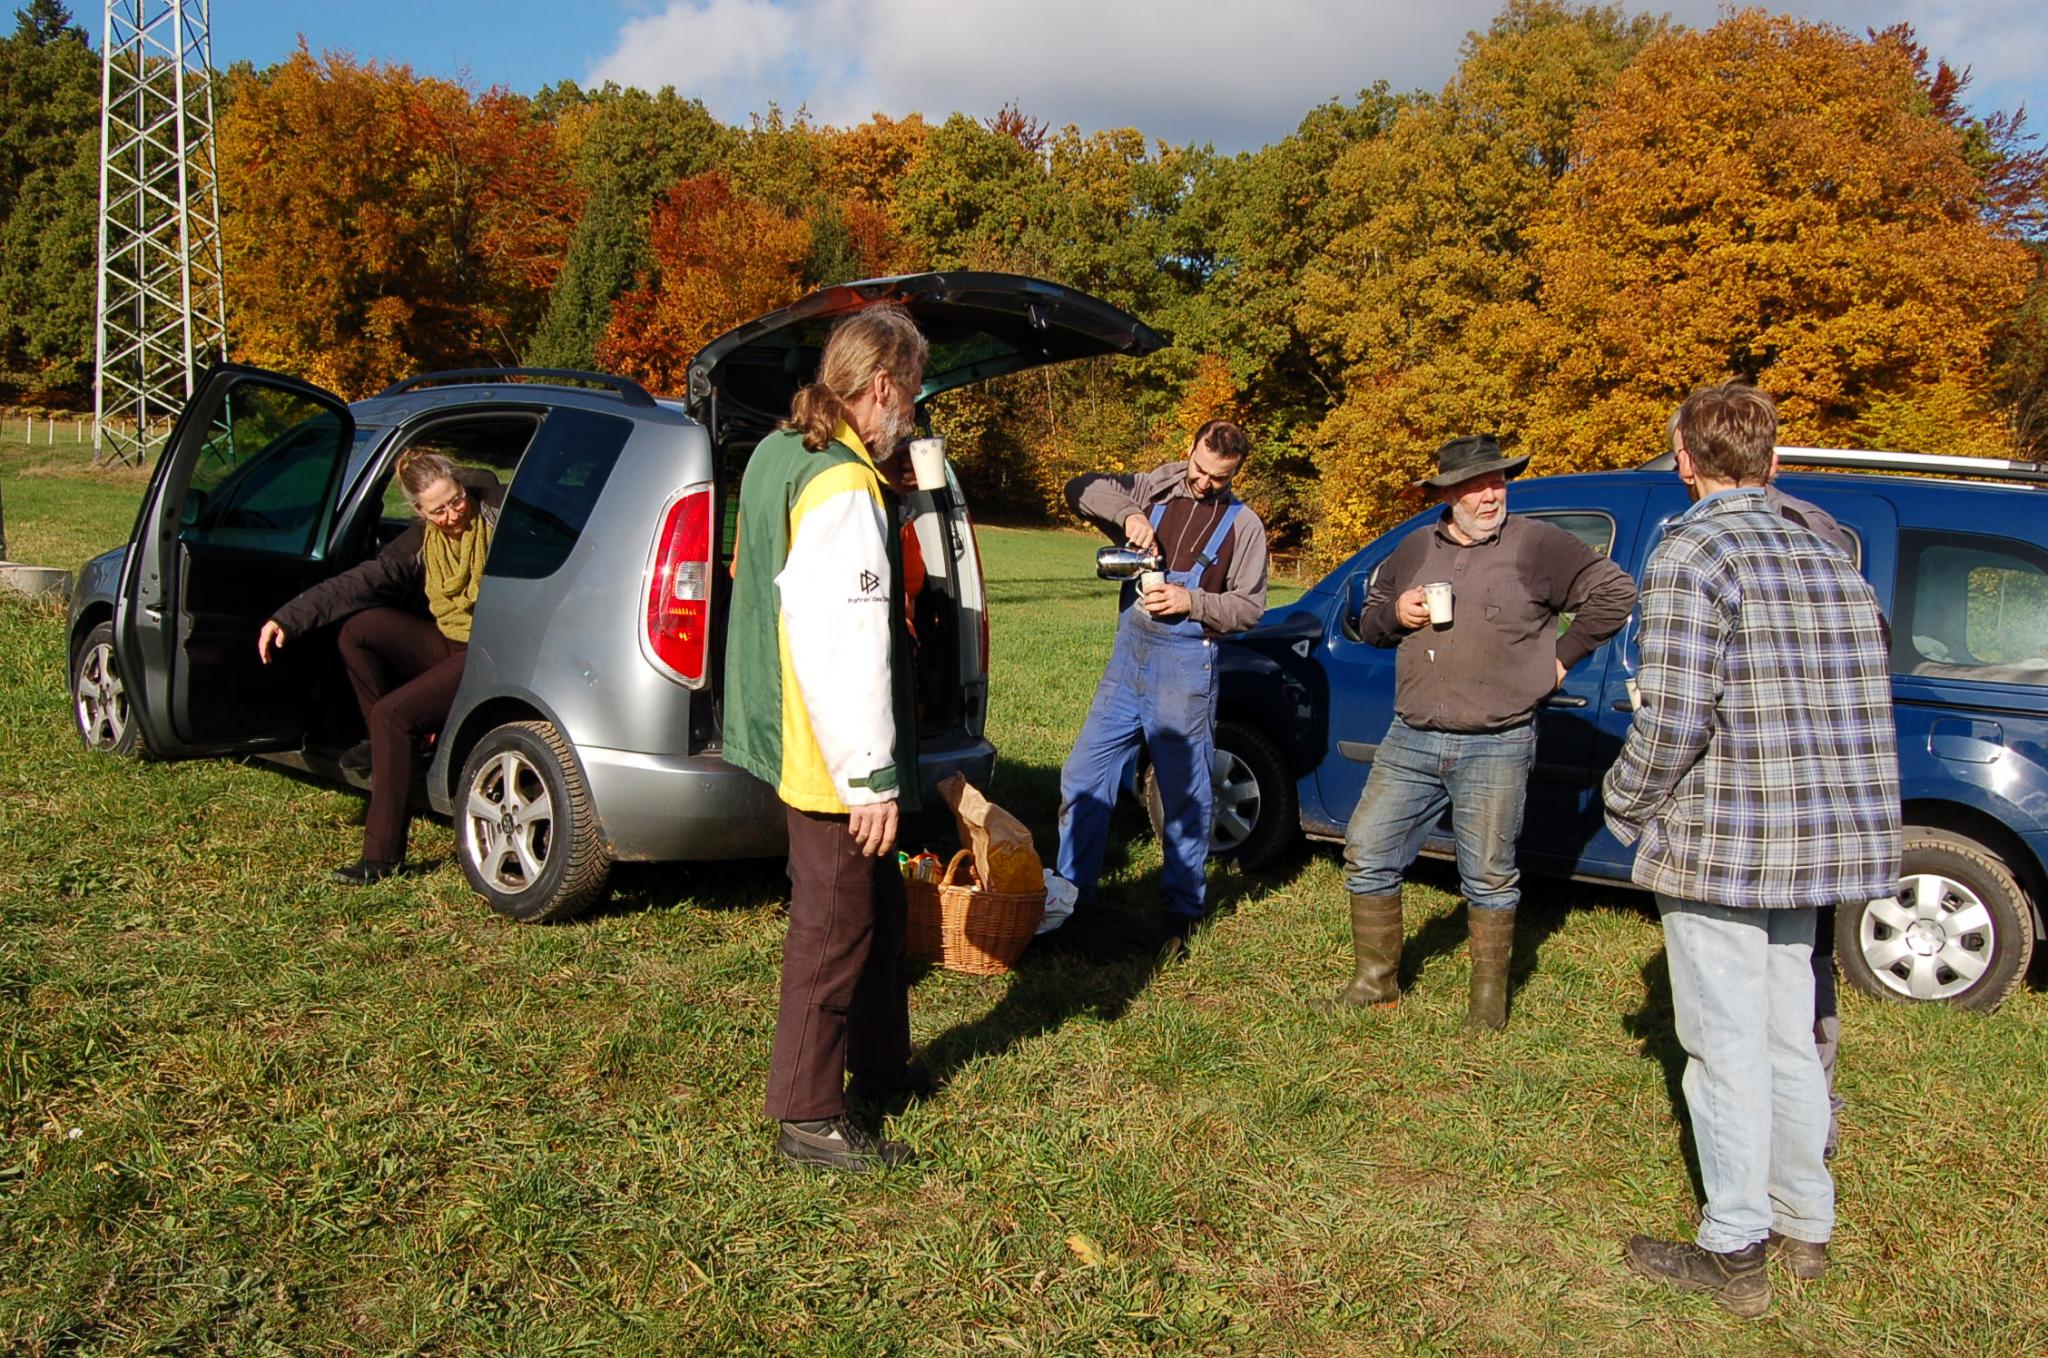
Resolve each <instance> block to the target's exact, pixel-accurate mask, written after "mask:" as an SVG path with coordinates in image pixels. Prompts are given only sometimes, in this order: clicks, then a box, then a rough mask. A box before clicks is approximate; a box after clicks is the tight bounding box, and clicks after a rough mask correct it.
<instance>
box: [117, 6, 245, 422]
mask: <svg viewBox="0 0 2048 1358" xmlns="http://www.w3.org/2000/svg"><path fill="white" fill-rule="evenodd" d="M211 10H212V3H211V0H106V28H105V36H104V40H103V42H102V45H101V60H100V268H99V323H98V327H97V332H98V333H97V336H96V338H95V341H94V356H95V359H96V363H97V368H98V381H97V382H95V383H94V389H93V424H92V438H93V461H94V462H100V461H102V460H105V459H109V458H111V459H114V460H118V461H122V462H141V461H144V460H146V459H147V458H148V457H149V456H150V455H151V454H152V453H153V452H154V451H155V449H156V447H157V445H158V444H159V443H161V442H162V441H163V439H164V438H165V437H166V436H167V435H168V434H169V432H170V427H171V422H172V421H173V420H174V419H176V417H177V413H178V410H179V408H180V407H182V406H183V405H184V403H185V401H186V399H187V398H188V397H190V396H191V394H192V390H193V386H194V384H195V382H196V381H197V379H198V376H199V373H200V372H201V371H202V370H203V369H204V368H205V366H206V364H207V363H208V362H210V361H211V360H212V359H214V358H216V357H221V356H223V355H225V353H226V350H227V299H226V296H225V293H224V291H223V289H222V286H221V251H220V189H219V185H218V181H217V179H216V176H215V161H214V147H213V79H212V67H213V40H212V36H211V33H210V29H209V20H210V18H211Z"/></svg>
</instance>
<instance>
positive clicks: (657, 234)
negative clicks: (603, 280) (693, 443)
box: [597, 171, 811, 392]
mask: <svg viewBox="0 0 2048 1358" xmlns="http://www.w3.org/2000/svg"><path fill="white" fill-rule="evenodd" d="M648 244H649V248H650V252H651V253H652V255H653V257H654V266H653V267H652V268H651V269H649V270H647V271H646V272H645V273H644V274H642V275H641V278H640V282H639V284H638V286H636V287H633V288H631V289H629V290H627V291H626V292H624V293H621V294H620V296H619V300H618V305H617V306H616V307H615V308H614V309H613V311H612V320H611V324H610V326H608V327H607V328H606V330H605V333H604V337H603V338H602V339H600V340H599V341H598V345H597V357H598V361H599V362H600V363H602V364H603V365H604V366H605V367H606V368H607V369H608V370H610V371H612V372H617V373H622V374H625V375H626V376H629V377H633V378H637V379H638V380H640V381H641V382H644V383H646V384H648V385H649V386H652V387H654V388H655V389H657V390H660V391H672V392H681V391H682V390H683V386H684V380H685V374H686V373H687V372H688V370H689V366H690V360H691V359H693V358H695V357H696V356H697V351H698V350H699V349H701V348H703V347H704V345H705V343H706V342H707V341H709V340H713V339H716V338H717V337H718V336H719V335H721V334H724V333H725V332H726V331H727V330H730V329H732V328H733V327H734V326H736V325H739V324H741V323H742V322H744V321H749V320H752V319H753V318H754V317H756V316H759V315H761V314H762V313H764V312H768V311H773V310H775V309H776V308H777V307H781V306H787V305H788V304H789V303H791V302H793V301H795V300H796V299H797V297H798V296H800V295H801V294H802V292H803V266H804V261H805V259H806V258H807V257H808V255H809V253H810V248H811V236H810V229H809V227H807V226H806V225H805V224H804V222H803V221H802V220H801V219H800V218H796V217H791V216H787V215H785V214H783V213H780V212H777V211H776V210H775V209H773V208H771V207H769V206H767V205H766V204H764V203H761V202H759V201H758V200H755V199H752V198H747V197H743V196H741V195H738V194H735V193H734V192H733V191H732V187H731V185H730V184H729V183H727V181H726V177H725V176H724V175H723V174H721V173H719V172H717V171H712V172H711V173H709V174H701V175H697V176H695V177H693V178H690V179H685V180H682V181H681V182H680V183H678V184H677V185H676V186H675V187H674V188H672V189H670V190H669V191H668V193H667V195H666V196H665V197H663V199H662V200H661V202H660V203H659V204H657V205H656V207H655V209H654V216H653V220H652V221H651V223H650V224H649V228H648Z"/></svg>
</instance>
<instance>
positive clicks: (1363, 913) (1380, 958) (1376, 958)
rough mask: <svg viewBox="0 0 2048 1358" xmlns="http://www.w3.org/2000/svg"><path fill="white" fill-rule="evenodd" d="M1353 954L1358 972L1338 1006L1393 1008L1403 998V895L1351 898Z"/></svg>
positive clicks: (1341, 991) (1339, 994)
mask: <svg viewBox="0 0 2048 1358" xmlns="http://www.w3.org/2000/svg"><path fill="white" fill-rule="evenodd" d="M1351 950H1352V952H1353V953H1354V954H1356V956H1357V959H1358V969H1357V971H1356V973H1355V974H1354V975H1353V976H1352V978H1351V984H1350V985H1348V986H1346V987H1344V989H1342V990H1340V991H1338V992H1337V1003H1338V1004H1339V1005H1349V1006H1352V1007H1354V1008H1356V1007H1359V1006H1363V1005H1368V1004H1392V1003H1393V1002H1394V1001H1395V1000H1398V999H1400V998H1401V979H1400V975H1399V973H1400V970H1401V893H1400V892H1398V891H1396V892H1395V893H1394V894H1393V895H1391V896H1359V895H1353V896H1352V898H1351Z"/></svg>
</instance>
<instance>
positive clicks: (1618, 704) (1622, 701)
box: [1607, 698, 1636, 712]
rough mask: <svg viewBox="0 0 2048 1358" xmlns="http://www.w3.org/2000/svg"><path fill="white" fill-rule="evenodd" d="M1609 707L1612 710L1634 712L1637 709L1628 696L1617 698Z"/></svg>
mask: <svg viewBox="0 0 2048 1358" xmlns="http://www.w3.org/2000/svg"><path fill="white" fill-rule="evenodd" d="M1607 707H1608V710H1609V711H1612V712H1633V711H1635V710H1636V705H1635V704H1634V703H1632V702H1630V701H1629V700H1628V699H1626V698H1616V699H1615V700H1614V701H1613V702H1611V703H1609V704H1608V705H1607Z"/></svg>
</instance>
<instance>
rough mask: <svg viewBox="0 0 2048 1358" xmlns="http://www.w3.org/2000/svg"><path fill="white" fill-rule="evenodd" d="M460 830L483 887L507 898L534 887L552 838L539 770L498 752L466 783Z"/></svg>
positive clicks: (550, 809)
mask: <svg viewBox="0 0 2048 1358" xmlns="http://www.w3.org/2000/svg"><path fill="white" fill-rule="evenodd" d="M462 827H463V834H464V835H465V836H466V837H467V838H468V840H469V846H468V847H469V852H470V861H472V862H473V863H475V864H476V865H477V868H478V870H479V871H480V872H481V873H482V874H483V876H484V879H485V880H486V881H488V882H489V883H490V884H491V885H492V886H493V887H495V888H496V889H497V890H499V891H502V892H504V893H506V894H507V895H517V894H519V893H520V892H522V891H525V890H527V889H528V888H530V887H532V886H533V884H534V883H535V882H537V881H539V880H540V876H541V873H542V872H543V871H544V870H545V869H546V868H547V862H548V852H549V850H550V849H551V848H552V847H553V842H554V833H555V803H554V799H553V798H552V797H551V796H549V795H548V785H547V782H546V780H545V779H543V778H542V777H541V774H540V770H539V769H537V768H535V767H534V765H533V764H532V762H531V761H529V760H528V759H527V758H526V757H525V755H523V754H521V753H520V752H519V751H517V750H505V751H502V752H500V753H499V755H498V757H497V758H495V759H493V760H491V761H490V762H488V763H486V764H484V765H483V766H482V767H480V768H479V769H477V771H476V774H475V776H474V777H472V778H471V779H470V784H469V796H468V797H467V799H466V800H465V802H464V804H463V816H462Z"/></svg>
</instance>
